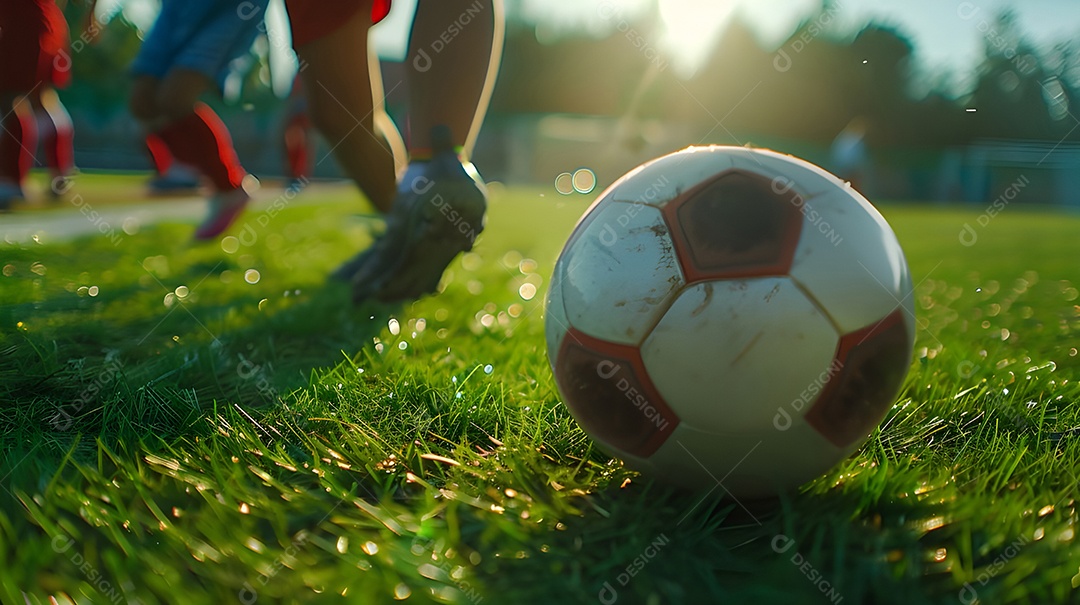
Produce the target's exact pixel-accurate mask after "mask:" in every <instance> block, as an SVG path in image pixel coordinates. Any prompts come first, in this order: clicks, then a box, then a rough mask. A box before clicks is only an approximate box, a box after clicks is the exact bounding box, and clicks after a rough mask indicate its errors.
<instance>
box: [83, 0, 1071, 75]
mask: <svg viewBox="0 0 1080 605" xmlns="http://www.w3.org/2000/svg"><path fill="white" fill-rule="evenodd" d="M281 1H282V0H272V4H274V3H280V2H281ZM335 1H337V0H335ZM439 1H447V0H439ZM505 1H506V3H507V6H508V10H510V11H512V12H513V13H514V14H515V15H517V16H519V17H522V18H524V19H526V20H528V21H532V22H535V23H537V25H538V35H540V36H544V35H546V36H549V37H556V36H558V35H560V34H562V33H565V32H581V31H585V32H590V33H593V34H595V35H604V34H607V33H610V32H612V31H614V30H615V29H616V28H617V27H619V26H620V25H621V24H622V23H624V20H626V21H632V20H633V17H634V16H635V15H640V14H641V13H642V11H644V10H646V9H648V7H649V6H650V5H651V3H653V2H658V3H659V10H660V17H661V19H662V21H663V23H661V24H659V25H658V28H657V32H656V33H651V32H650V34H649V35H650V36H654V35H655V36H657V37H658V39H657V40H655V42H654V41H653V40H652V39H651V38H649V40H648V43H650V44H654V45H655V46H656V47H657V48H658V49H660V50H662V51H663V52H665V53H666V54H667V55H668V56H669V57H670V58H671V63H672V64H673V65H674V66H675V67H676V68H677V69H679V70H680V72H681V73H682V74H683V75H685V76H689V75H691V74H692V73H693V71H694V69H695V68H696V67H697V65H698V64H699V63H700V62H701V60H702V59H703V58H704V57H705V55H706V54H707V53H708V51H709V49H710V47H711V45H712V44H713V43H715V41H716V38H717V36H718V35H719V34H720V33H721V32H722V31H723V29H724V27H725V26H726V25H727V24H728V23H729V21H730V20H731V19H732V18H734V17H735V16H739V17H741V18H742V19H743V20H744V21H746V22H747V23H748V24H749V25H750V27H751V28H752V29H753V30H754V31H755V32H756V33H757V35H758V37H759V38H760V39H761V41H762V42H763V43H764V44H765V45H767V46H769V47H770V48H773V47H776V46H778V45H779V44H780V43H781V42H783V41H784V40H785V39H786V38H787V37H788V36H789V35H790V34H791V33H792V32H793V31H794V29H795V28H796V27H797V26H798V24H799V23H800V22H801V21H802V20H803V19H805V18H806V16H807V15H809V14H811V13H813V12H814V11H815V10H816V9H817V8H818V7H819V6H820V3H821V0H505ZM156 4H157V3H156V2H154V1H152V0H100V1H99V3H98V8H97V10H98V14H99V15H106V14H112V13H114V12H115V11H116V10H118V9H119V8H120V7H121V6H122V8H123V10H124V14H125V16H127V17H128V18H129V19H130V20H132V21H133V22H134V23H135V24H136V25H138V26H140V27H148V26H149V24H150V23H151V22H152V20H153V16H154V10H155V6H156ZM415 5H416V0H393V10H392V11H391V13H390V16H389V17H388V18H387V19H386V20H385V21H384V22H383V23H381V24H380V25H379V26H377V27H376V28H375V29H374V30H373V37H374V39H375V44H376V48H377V49H378V52H379V54H380V55H381V56H383V57H385V58H391V59H400V58H402V57H403V56H404V54H405V48H406V40H407V34H408V30H409V25H410V23H411V22H412V14H413V11H414V10H415ZM833 5H834V10H835V15H836V22H835V26H836V27H839V28H841V29H843V30H852V29H856V28H857V27H858V26H861V25H863V24H865V23H866V22H867V21H869V20H870V19H874V20H876V21H879V22H884V23H888V24H892V25H895V26H896V27H898V29H900V30H901V31H902V32H903V33H905V34H906V35H908V36H909V37H910V38H911V39H912V40H913V41H914V43H915V46H916V61H917V63H918V65H919V66H921V67H923V68H931V69H934V70H937V71H941V70H947V71H951V72H953V73H956V74H959V75H960V77H961V78H963V77H964V75H965V74H968V73H970V72H971V71H972V68H973V67H974V66H975V65H977V63H978V61H979V59H980V58H981V53H982V49H983V46H984V44H985V41H986V39H987V36H988V35H989V34H988V30H989V24H990V23H991V22H992V21H993V17H994V15H995V14H996V13H997V12H998V11H999V10H1001V9H1002V8H1006V7H1008V8H1011V9H1013V10H1014V11H1015V12H1016V13H1017V15H1018V17H1019V21H1020V24H1021V28H1022V30H1023V31H1024V32H1025V33H1026V34H1027V35H1028V36H1029V38H1030V39H1031V40H1032V41H1034V42H1036V43H1050V42H1054V41H1058V40H1062V39H1065V38H1069V37H1072V38H1075V37H1077V36H1080V0H1023V2H1009V1H1008V0H834V2H833ZM269 14H270V22H269V23H268V25H267V27H268V28H269V29H271V30H283V31H285V32H287V31H288V27H287V24H286V22H285V20H284V11H283V10H281V8H280V4H277V5H276V6H272V10H270V11H269ZM272 53H273V54H274V55H276V60H277V62H287V61H291V60H292V59H291V57H290V53H289V52H288V43H287V38H286V43H285V44H283V45H279V48H275V49H272ZM281 75H282V77H283V78H284V79H285V80H289V81H291V77H290V76H288V74H281Z"/></svg>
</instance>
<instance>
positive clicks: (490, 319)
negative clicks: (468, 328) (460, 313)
mask: <svg viewBox="0 0 1080 605" xmlns="http://www.w3.org/2000/svg"><path fill="white" fill-rule="evenodd" d="M480 324H481V325H482V326H484V327H485V328H490V327H491V326H493V325H495V316H494V315H492V314H491V313H485V314H484V315H483V317H481V318H480Z"/></svg>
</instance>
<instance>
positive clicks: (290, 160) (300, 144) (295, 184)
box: [283, 76, 314, 190]
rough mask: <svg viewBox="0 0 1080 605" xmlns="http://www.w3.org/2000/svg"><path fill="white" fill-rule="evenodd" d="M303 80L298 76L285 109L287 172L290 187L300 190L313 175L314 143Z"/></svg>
mask: <svg viewBox="0 0 1080 605" xmlns="http://www.w3.org/2000/svg"><path fill="white" fill-rule="evenodd" d="M303 82H304V81H303V80H302V79H300V77H299V76H297V78H296V80H295V81H293V86H292V91H291V92H290V93H289V101H288V106H287V107H286V109H285V132H284V137H283V138H284V141H283V142H284V144H285V174H286V175H288V177H289V185H288V186H289V187H291V188H293V189H297V190H299V189H300V187H301V186H302V184H303V183H304V182H306V181H307V179H309V178H310V177H311V156H312V149H313V147H314V144H313V142H312V140H311V118H310V117H309V116H308V104H307V96H306V95H305V94H304V84H303Z"/></svg>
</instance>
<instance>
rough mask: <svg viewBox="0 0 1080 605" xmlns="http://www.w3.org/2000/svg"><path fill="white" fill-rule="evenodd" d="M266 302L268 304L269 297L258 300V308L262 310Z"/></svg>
mask: <svg viewBox="0 0 1080 605" xmlns="http://www.w3.org/2000/svg"><path fill="white" fill-rule="evenodd" d="M268 304H270V299H269V298H264V299H262V300H260V301H259V310H260V311H262V310H263V309H265V308H266V305H268Z"/></svg>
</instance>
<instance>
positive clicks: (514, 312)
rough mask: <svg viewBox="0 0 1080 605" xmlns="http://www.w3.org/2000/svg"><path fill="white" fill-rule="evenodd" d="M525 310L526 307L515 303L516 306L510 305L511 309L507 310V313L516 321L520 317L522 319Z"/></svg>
mask: <svg viewBox="0 0 1080 605" xmlns="http://www.w3.org/2000/svg"><path fill="white" fill-rule="evenodd" d="M524 310H525V307H524V306H522V305H521V304H519V303H514V304H512V305H510V306H509V307H507V308H506V313H507V314H508V315H510V317H513V318H514V319H517V318H518V317H521V312H522V311H524Z"/></svg>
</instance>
